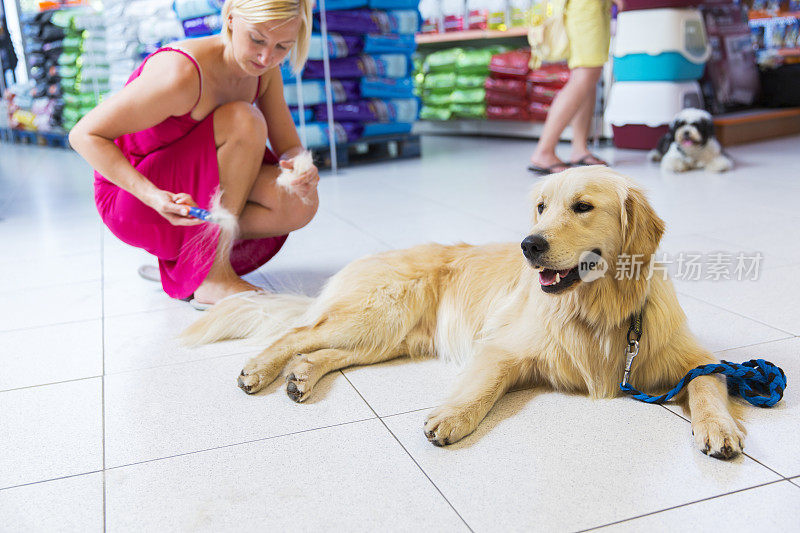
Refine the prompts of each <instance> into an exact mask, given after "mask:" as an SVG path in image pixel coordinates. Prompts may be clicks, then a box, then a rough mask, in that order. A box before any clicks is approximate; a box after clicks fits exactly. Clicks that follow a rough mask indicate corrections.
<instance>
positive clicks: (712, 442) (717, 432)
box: [692, 417, 744, 459]
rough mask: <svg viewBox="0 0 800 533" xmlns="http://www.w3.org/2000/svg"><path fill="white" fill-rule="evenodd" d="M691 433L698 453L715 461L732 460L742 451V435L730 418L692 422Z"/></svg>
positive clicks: (712, 418)
mask: <svg viewBox="0 0 800 533" xmlns="http://www.w3.org/2000/svg"><path fill="white" fill-rule="evenodd" d="M692 433H693V434H694V442H695V444H697V447H698V448H700V451H702V452H703V453H704V454H706V455H710V456H711V457H714V458H716V459H733V458H734V457H736V456H737V455H739V454H740V453H742V450H743V449H744V433H743V432H742V431H741V430H740V429H739V427H738V426H737V425H736V422H735V421H734V420H733V418H731V417H707V418H704V419H702V420H698V421H693V422H692Z"/></svg>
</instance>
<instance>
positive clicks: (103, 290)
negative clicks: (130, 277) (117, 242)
mask: <svg viewBox="0 0 800 533" xmlns="http://www.w3.org/2000/svg"><path fill="white" fill-rule="evenodd" d="M105 240H106V239H105V234H104V232H100V346H101V348H102V354H103V377H102V381H101V382H100V416H101V418H102V426H101V427H102V432H103V442H102V445H103V533H105V531H106V528H107V523H106V522H107V521H106V268H105V266H106V265H105V258H106V256H105Z"/></svg>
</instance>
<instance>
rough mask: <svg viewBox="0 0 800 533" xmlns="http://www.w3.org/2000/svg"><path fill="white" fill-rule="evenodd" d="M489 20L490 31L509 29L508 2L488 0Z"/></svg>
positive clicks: (505, 0) (506, 0) (504, 0)
mask: <svg viewBox="0 0 800 533" xmlns="http://www.w3.org/2000/svg"><path fill="white" fill-rule="evenodd" d="M488 1H489V19H488V21H487V24H486V26H487V27H488V28H489V29H490V30H499V31H505V30H507V29H508V0H488Z"/></svg>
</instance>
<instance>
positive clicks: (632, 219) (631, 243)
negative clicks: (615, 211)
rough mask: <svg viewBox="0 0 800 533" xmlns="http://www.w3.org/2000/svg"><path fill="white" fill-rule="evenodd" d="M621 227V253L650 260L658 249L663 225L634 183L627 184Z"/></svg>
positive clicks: (646, 260)
mask: <svg viewBox="0 0 800 533" xmlns="http://www.w3.org/2000/svg"><path fill="white" fill-rule="evenodd" d="M622 228H623V244H622V253H623V254H626V255H629V256H642V259H643V260H644V261H645V262H648V261H650V257H651V256H652V255H653V254H654V253H656V250H657V249H658V244H659V242H661V236H662V235H663V234H664V229H665V226H664V221H663V220H661V218H660V217H659V216H658V215H657V214H656V212H655V211H654V210H653V208H652V206H651V205H650V202H648V201H647V197H646V196H645V194H644V192H643V191H642V190H641V189H639V188H638V187H636V186H635V185H629V186H628V190H627V196H626V198H625V200H624V207H623V210H622Z"/></svg>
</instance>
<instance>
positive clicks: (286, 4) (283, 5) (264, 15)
mask: <svg viewBox="0 0 800 533" xmlns="http://www.w3.org/2000/svg"><path fill="white" fill-rule="evenodd" d="M312 4H313V0H225V4H224V5H223V6H222V32H221V34H222V40H223V41H224V42H225V43H227V44H230V42H231V28H230V25H229V24H228V20H229V19H230V17H231V16H232V15H236V16H238V17H242V19H244V20H245V21H246V22H249V23H250V24H258V23H260V22H266V21H268V20H288V19H290V18H294V17H299V18H300V31H298V33H297V42H296V43H295V45H294V46H293V47H292V55H291V57H290V59H289V60H290V62H291V64H292V70H293V71H294V72H295V74H296V73H298V72H300V70H301V69H302V68H303V65H305V63H306V58H308V48H309V45H310V42H311V24H312V20H311V8H312Z"/></svg>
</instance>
